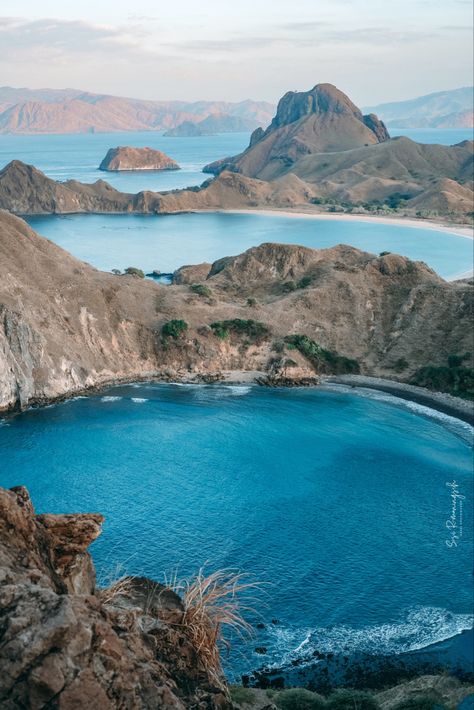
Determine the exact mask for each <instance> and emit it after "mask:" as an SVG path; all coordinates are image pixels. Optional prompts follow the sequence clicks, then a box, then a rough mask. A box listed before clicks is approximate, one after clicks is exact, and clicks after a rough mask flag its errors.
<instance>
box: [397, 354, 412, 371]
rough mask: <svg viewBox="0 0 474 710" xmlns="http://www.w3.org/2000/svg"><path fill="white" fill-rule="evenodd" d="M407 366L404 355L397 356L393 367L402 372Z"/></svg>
mask: <svg viewBox="0 0 474 710" xmlns="http://www.w3.org/2000/svg"><path fill="white" fill-rule="evenodd" d="M408 366H409V363H408V361H407V360H405V358H404V357H399V358H398V360H396V361H395V363H394V365H393V369H394V370H395V371H396V372H403V370H406V369H407V367H408Z"/></svg>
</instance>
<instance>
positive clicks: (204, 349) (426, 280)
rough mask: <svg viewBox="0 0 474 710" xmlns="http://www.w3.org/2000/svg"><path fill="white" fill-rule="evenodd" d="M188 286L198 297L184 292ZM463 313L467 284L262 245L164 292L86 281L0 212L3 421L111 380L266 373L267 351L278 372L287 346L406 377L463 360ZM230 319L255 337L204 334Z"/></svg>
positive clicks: (466, 319) (306, 369) (388, 264)
mask: <svg viewBox="0 0 474 710" xmlns="http://www.w3.org/2000/svg"><path fill="white" fill-rule="evenodd" d="M302 279H303V282H301V280H302ZM289 282H290V283H289ZM194 283H201V284H204V285H205V286H206V287H207V288H208V289H209V293H204V295H199V294H196V293H195V292H194V291H193V289H192V288H191V286H192V285H193V284H194ZM298 284H299V285H298ZM247 299H251V300H250V302H248V300H247ZM471 315H472V286H470V285H469V284H468V283H466V282H456V283H446V282H444V281H443V280H442V279H441V278H439V277H438V276H437V275H436V274H434V273H433V272H432V271H431V270H430V269H429V268H428V267H426V266H425V265H424V264H422V263H421V262H411V261H410V260H408V259H406V258H404V257H401V256H397V255H394V254H390V255H387V256H384V257H377V256H375V255H373V254H367V253H365V252H361V251H359V250H357V249H353V248H351V247H346V246H339V247H334V248H332V249H325V250H313V249H306V248H304V247H297V246H287V245H278V244H264V245H261V246H260V247H255V248H253V249H249V250H248V251H247V252H245V253H244V254H242V255H240V256H238V257H229V258H227V259H224V260H219V261H218V262H216V263H215V264H214V265H200V266H199V267H192V268H191V267H186V268H183V269H180V270H179V271H178V272H177V274H176V285H172V286H164V285H160V284H156V283H153V282H151V281H144V280H141V279H137V278H135V277H133V276H114V275H112V274H106V273H103V272H100V271H97V270H95V269H93V268H92V267H90V266H88V265H87V264H85V263H83V262H80V261H78V260H77V259H74V258H73V257H72V256H70V255H69V254H68V253H67V252H64V251H63V250H62V249H60V248H59V247H57V246H55V245H54V244H52V243H51V242H49V241H47V240H46V239H43V238H41V237H39V236H38V235H36V234H35V233H34V232H33V231H32V230H31V229H30V228H29V227H28V226H27V225H26V224H25V223H24V222H23V221H22V220H20V219H19V218H16V217H13V216H12V215H9V214H7V213H0V408H3V409H8V408H10V407H14V406H26V405H27V404H28V403H32V402H45V401H47V400H48V399H51V398H55V397H61V396H64V395H67V394H71V393H74V392H79V391H81V390H83V389H84V388H87V387H92V386H94V385H100V384H103V383H106V382H110V381H115V380H126V379H128V380H130V379H132V380H133V379H135V380H136V379H147V378H148V379H150V378H152V377H159V378H162V379H172V380H176V379H193V378H194V379H196V378H197V379H199V378H206V377H208V376H210V377H220V376H221V375H220V373H222V371H226V370H249V371H255V370H258V371H260V372H267V373H274V371H275V367H276V369H277V370H278V363H277V362H276V360H278V358H275V349H274V348H275V347H277V344H279V345H278V347H279V348H280V351H282V356H281V359H282V362H283V360H284V358H285V346H284V339H285V337H286V336H288V335H291V334H302V335H306V336H308V337H309V338H311V339H313V340H314V341H316V342H317V343H318V344H319V345H320V346H322V347H324V348H327V349H328V350H331V351H335V352H337V353H340V354H341V355H344V356H347V357H349V358H353V359H355V360H357V362H358V364H359V367H360V370H361V372H362V373H364V374H373V375H384V376H389V377H390V376H393V375H395V376H396V377H398V378H399V377H400V373H399V372H398V370H397V362H398V361H399V360H400V359H401V358H403V359H404V360H405V361H406V368H405V369H404V371H403V378H405V379H407V378H408V377H409V376H410V375H411V374H412V373H413V372H414V370H416V369H417V368H418V367H421V366H422V365H428V364H433V365H444V364H445V363H446V360H447V357H448V355H450V354H463V353H465V352H472V348H471V343H470V332H471V331H470V318H471ZM173 319H178V320H179V319H183V320H185V321H186V322H187V324H188V330H187V331H186V333H185V334H184V335H183V336H181V337H179V338H176V339H175V338H172V337H171V338H166V337H165V336H163V334H162V327H163V325H164V324H165V323H166V322H168V321H170V320H173ZM234 319H240V320H242V321H249V320H250V321H257V322H259V323H262V324H263V325H264V326H265V328H266V330H265V331H264V333H263V335H262V337H256V338H254V337H247V335H246V334H245V333H243V334H239V332H238V331H237V332H231V333H230V334H229V337H226V338H220V337H218V335H217V334H216V332H215V331H214V330H213V329H212V328H211V327H210V325H211V324H212V323H215V322H216V321H227V320H234ZM282 344H283V345H282ZM288 357H291V359H292V360H294V361H295V363H296V364H295V368H296V369H295V371H294V375H295V377H300V376H301V377H307V376H314V375H315V374H317V373H318V367H317V366H315V365H314V363H313V364H312V363H311V362H309V361H308V360H307V359H306V358H305V357H304V356H303V355H301V354H300V353H298V352H296V351H294V350H292V351H291V354H288ZM467 364H468V363H466V365H467Z"/></svg>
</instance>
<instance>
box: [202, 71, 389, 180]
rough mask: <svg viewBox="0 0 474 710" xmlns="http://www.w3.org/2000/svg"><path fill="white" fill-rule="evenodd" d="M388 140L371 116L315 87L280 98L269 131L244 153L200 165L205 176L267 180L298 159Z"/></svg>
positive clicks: (333, 90)
mask: <svg viewBox="0 0 474 710" xmlns="http://www.w3.org/2000/svg"><path fill="white" fill-rule="evenodd" d="M388 138H389V135H388V132H387V129H386V128H385V126H384V124H383V123H382V122H381V121H379V119H378V118H377V116H375V115H373V114H371V115H369V116H363V115H362V112H361V111H360V110H359V109H358V108H357V106H355V105H354V104H353V103H352V101H351V100H350V99H349V98H348V97H347V96H346V95H345V94H343V93H342V91H339V90H338V89H336V87H335V86H333V85H332V84H317V85H316V86H315V87H314V88H313V89H312V90H311V91H307V92H300V93H299V92H293V91H289V92H288V93H287V94H285V95H284V96H283V98H282V99H281V100H280V102H279V104H278V108H277V112H276V116H275V117H274V119H273V120H272V122H271V123H270V125H269V127H268V128H267V129H266V131H263V132H262V131H261V130H259V129H257V132H256V133H255V134H254V135H253V136H252V138H251V141H250V146H249V148H247V150H246V151H244V152H243V153H242V154H241V155H238V156H236V157H234V158H230V159H228V161H223V162H221V161H218V163H213V164H211V165H208V166H206V168H205V172H213V173H219V172H220V171H221V170H222V169H223V168H224V169H231V170H234V171H236V172H240V173H243V174H244V175H247V176H249V177H258V178H261V179H263V180H273V179H274V178H276V177H278V176H279V175H281V174H283V173H284V172H287V170H288V168H289V167H291V166H293V165H294V164H295V163H296V162H297V161H298V160H299V159H300V158H301V157H303V156H306V155H311V154H313V153H331V152H334V151H344V150H351V149H352V148H359V147H361V146H364V145H373V144H376V143H381V142H383V141H385V140H388Z"/></svg>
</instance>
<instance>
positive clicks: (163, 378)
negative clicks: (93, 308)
mask: <svg viewBox="0 0 474 710" xmlns="http://www.w3.org/2000/svg"><path fill="white" fill-rule="evenodd" d="M267 374H268V373H266V372H263V371H259V370H224V371H219V372H215V373H205V374H203V375H200V374H197V375H195V376H194V377H187V376H186V375H180V374H179V373H173V374H170V373H166V374H165V373H162V372H161V373H160V372H155V373H151V372H149V373H146V374H144V375H142V376H140V375H137V376H128V377H124V378H114V379H111V380H107V381H103V382H98V383H96V384H94V385H91V386H90V387H87V388H82V389H77V390H74V391H71V392H67V393H64V394H62V395H58V396H56V397H51V398H44V399H36V400H31V401H30V402H28V404H27V406H26V407H24V408H23V409H21V408H19V407H18V406H16V407H10V408H5V409H3V410H2V409H0V420H1V419H7V418H9V417H12V416H16V415H17V414H20V413H21V412H24V411H27V410H28V409H34V408H38V407H46V406H50V405H54V404H60V403H61V402H65V401H67V400H70V399H74V398H75V397H83V396H90V395H94V394H97V393H100V392H104V391H105V390H107V389H109V388H110V387H117V386H121V385H127V384H133V383H137V384H138V383H142V384H145V383H146V382H152V383H155V384H185V385H213V384H214V385H247V386H249V385H251V386H255V387H262V386H265V385H262V380H265V378H266V376H267ZM321 385H322V386H324V385H344V386H346V387H351V388H354V389H357V390H364V389H369V390H375V391H379V392H385V393H386V394H390V395H392V396H394V397H398V398H399V399H403V400H405V401H409V402H413V403H415V404H420V405H423V406H425V407H428V408H430V409H433V410H435V411H438V412H441V413H443V414H447V415H448V416H451V417H454V418H455V419H459V420H461V421H463V422H465V423H467V424H470V425H471V426H474V401H471V400H465V399H461V398H460V397H454V396H453V395H451V394H448V393H447V392H434V391H431V390H427V389H424V388H423V387H417V386H415V385H409V384H406V383H404V382H397V381H395V380H388V379H385V378H381V377H369V376H366V375H322V376H320V385H316V387H319V386H321ZM301 386H302V387H305V388H307V387H308V385H301ZM309 386H311V387H312V386H314V385H309ZM282 387H283V388H285V389H290V385H288V384H286V385H282ZM293 387H298V383H297V382H295V383H294V384H293V385H292V386H291V388H293Z"/></svg>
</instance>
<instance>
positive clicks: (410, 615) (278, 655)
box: [268, 607, 474, 668]
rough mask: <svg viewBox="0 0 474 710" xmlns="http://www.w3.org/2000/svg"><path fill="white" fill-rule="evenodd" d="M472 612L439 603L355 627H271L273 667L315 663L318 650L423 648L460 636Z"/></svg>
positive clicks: (347, 651)
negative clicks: (389, 620) (456, 610)
mask: <svg viewBox="0 0 474 710" xmlns="http://www.w3.org/2000/svg"><path fill="white" fill-rule="evenodd" d="M473 621H474V617H473V616H472V615H471V614H454V613H452V612H450V611H448V610H447V609H440V608H437V607H415V608H412V609H409V610H408V611H407V613H406V616H405V617H404V618H403V619H401V620H400V621H398V622H395V623H389V624H380V625H377V626H365V627H362V628H357V629H356V628H352V627H350V626H346V625H337V626H333V627H328V628H325V627H323V626H321V627H315V628H310V629H308V628H299V629H298V628H293V629H291V628H286V627H280V626H275V627H271V628H270V629H269V630H268V642H269V650H270V651H271V659H272V660H271V662H270V663H269V667H270V668H276V667H281V666H291V665H292V662H294V661H296V660H298V662H299V664H300V665H305V664H310V663H311V664H313V663H314V662H315V657H314V654H315V652H319V653H325V654H327V653H334V654H346V655H349V654H352V653H356V652H360V653H367V654H371V655H392V654H396V655H398V654H401V653H407V652H409V651H420V650H421V649H424V648H426V647H427V646H431V645H432V644H434V643H439V642H441V641H445V640H446V639H449V638H452V637H454V636H457V635H458V634H460V633H461V632H462V631H467V630H468V629H471V628H472V627H473Z"/></svg>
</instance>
